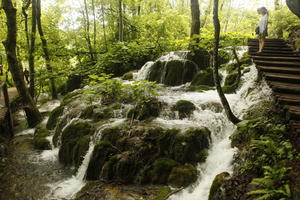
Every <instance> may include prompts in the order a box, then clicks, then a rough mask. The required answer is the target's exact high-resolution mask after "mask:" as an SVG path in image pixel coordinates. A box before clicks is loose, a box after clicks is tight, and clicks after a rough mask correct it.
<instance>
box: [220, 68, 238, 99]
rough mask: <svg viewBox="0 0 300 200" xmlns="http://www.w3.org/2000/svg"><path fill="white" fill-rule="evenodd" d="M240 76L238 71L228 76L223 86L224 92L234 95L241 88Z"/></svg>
mask: <svg viewBox="0 0 300 200" xmlns="http://www.w3.org/2000/svg"><path fill="white" fill-rule="evenodd" d="M239 82H240V80H239V75H238V72H237V71H233V72H231V73H230V74H228V75H227V76H226V79H225V83H224V86H223V92H224V93H226V94H230V93H234V92H235V91H236V89H237V88H238V86H239Z"/></svg>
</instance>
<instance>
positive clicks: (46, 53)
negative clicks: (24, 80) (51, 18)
mask: <svg viewBox="0 0 300 200" xmlns="http://www.w3.org/2000/svg"><path fill="white" fill-rule="evenodd" d="M37 26H38V30H39V34H40V38H41V41H42V46H43V51H44V56H45V60H46V68H47V71H48V73H49V76H50V78H49V81H50V89H51V96H52V99H57V92H56V87H55V80H54V77H53V68H52V66H51V59H50V55H49V49H48V45H47V40H46V38H45V35H44V32H43V28H42V22H41V0H37Z"/></svg>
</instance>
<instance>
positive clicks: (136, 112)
mask: <svg viewBox="0 0 300 200" xmlns="http://www.w3.org/2000/svg"><path fill="white" fill-rule="evenodd" d="M161 107H162V103H161V102H159V101H158V100H157V99H156V98H152V99H149V100H148V101H146V102H143V103H139V104H137V105H136V106H135V107H134V108H132V109H131V110H129V112H128V113H127V118H128V119H137V120H146V119H151V118H155V117H158V116H159V113H160V110H161Z"/></svg>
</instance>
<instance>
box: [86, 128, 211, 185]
mask: <svg viewBox="0 0 300 200" xmlns="http://www.w3.org/2000/svg"><path fill="white" fill-rule="evenodd" d="M209 141H210V132H209V130H208V129H206V128H194V129H189V130H187V131H185V132H180V131H179V130H177V129H167V130H164V129H162V128H160V127H154V126H152V125H149V124H147V126H146V125H145V124H143V125H132V126H127V125H126V124H122V125H119V126H116V127H110V128H106V129H104V130H103V131H102V138H101V141H100V142H99V143H98V144H97V145H96V146H95V147H94V150H93V153H92V157H91V161H90V163H89V165H88V169H87V176H86V177H87V180H99V179H101V180H107V181H118V182H122V183H126V184H128V183H138V184H141V183H142V184H147V183H155V184H166V183H167V182H168V178H169V175H170V173H171V171H172V169H173V168H174V167H183V166H185V164H188V163H190V164H194V165H196V164H197V163H198V162H203V161H205V159H206V157H207V149H208V147H209ZM177 171H178V174H180V173H179V172H182V173H186V171H187V170H186V169H185V168H184V169H182V170H179V169H178V170H177ZM183 176H184V174H183ZM174 177H177V175H176V176H175V175H174ZM174 179H175V178H174ZM172 180H173V179H172ZM184 180H185V179H184ZM184 180H182V182H184V183H183V184H185V181H184Z"/></svg>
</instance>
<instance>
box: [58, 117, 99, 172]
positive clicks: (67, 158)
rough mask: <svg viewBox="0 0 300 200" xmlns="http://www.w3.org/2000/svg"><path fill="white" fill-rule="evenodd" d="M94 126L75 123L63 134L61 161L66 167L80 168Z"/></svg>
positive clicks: (79, 121) (83, 122)
mask: <svg viewBox="0 0 300 200" xmlns="http://www.w3.org/2000/svg"><path fill="white" fill-rule="evenodd" d="M92 132H93V129H92V126H91V125H90V124H89V123H88V122H86V121H81V120H78V121H73V122H72V123H71V124H70V125H68V126H67V127H66V128H65V129H64V130H63V132H62V134H61V146H60V149H59V153H58V157H59V161H60V162H61V163H63V164H65V165H72V164H73V165H75V166H76V167H78V166H79V165H80V163H81V161H82V160H83V156H84V155H85V153H86V151H87V150H88V148H89V145H88V144H89V136H90V134H91V133H92Z"/></svg>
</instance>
